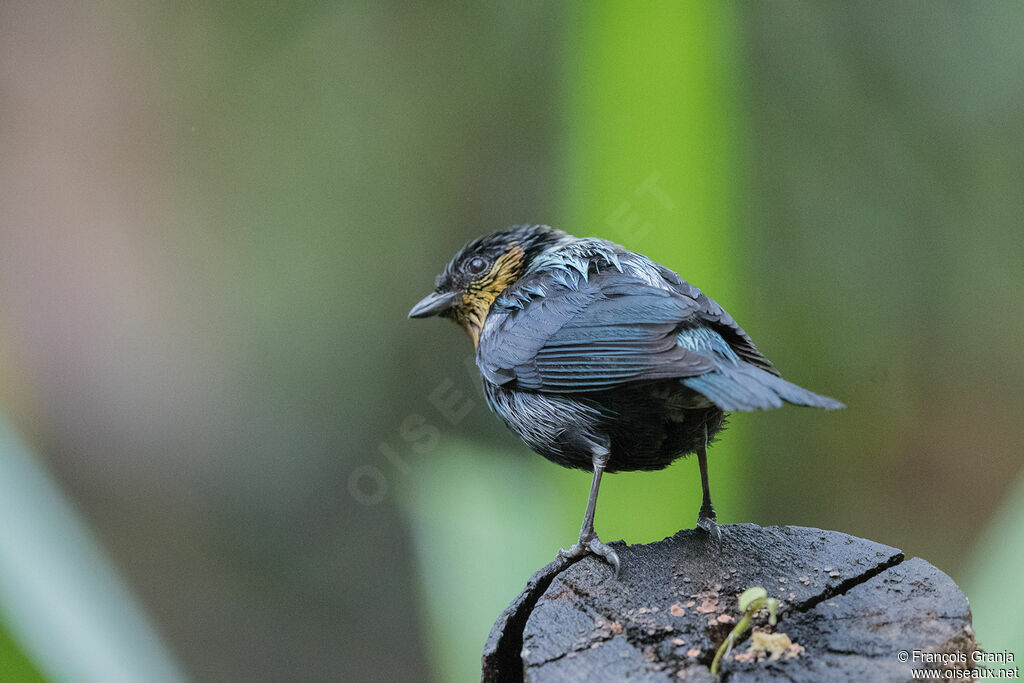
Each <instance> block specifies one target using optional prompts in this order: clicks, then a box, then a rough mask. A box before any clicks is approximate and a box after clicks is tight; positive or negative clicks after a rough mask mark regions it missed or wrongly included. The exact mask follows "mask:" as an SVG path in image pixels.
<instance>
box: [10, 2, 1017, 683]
mask: <svg viewBox="0 0 1024 683" xmlns="http://www.w3.org/2000/svg"><path fill="white" fill-rule="evenodd" d="M1022 31H1024V5H1021V4H1020V3H1016V2H1009V1H1004V2H991V3H970V4H968V3H954V2H924V1H919V2H907V3H899V4H891V3H878V2H850V3H828V4H826V3H805V2H780V3H736V4H730V3H686V4H671V3H629V4H627V3H616V4H605V3H584V2H577V3H565V4H558V5H555V4H547V3H533V4H528V3H516V4H511V3H503V4H499V3H489V4H476V5H468V4H467V5H463V4H455V3H452V4H448V5H438V6H427V5H405V4H400V3H391V2H385V3H374V4H370V3H366V4H352V3H344V4H332V3H323V2H294V3H279V4H271V3H263V4H260V5H257V4H254V3H243V2H233V3H232V2H229V3H219V4H213V3H211V4H208V5H204V4H201V3H180V2H170V3H129V2H121V1H119V0H111V1H108V2H103V3H92V4H91V5H85V4H76V3H66V4H60V3H35V2H29V1H22V2H17V1H10V2H4V3H3V4H0V401H2V410H3V413H4V415H5V416H6V422H9V423H10V426H7V424H6V423H0V465H2V469H0V500H3V501H4V503H3V507H2V511H3V513H4V520H5V521H4V524H3V526H4V527H5V530H4V531H0V619H2V630H0V677H2V678H3V679H4V680H38V679H39V678H40V677H42V678H44V679H51V680H97V681H112V680H143V679H145V680H176V679H181V678H185V677H188V678H193V679H197V680H249V679H253V678H261V679H273V680H291V679H300V680H302V679H308V680H369V679H381V680H422V679H424V678H430V679H434V680H471V679H473V678H475V677H477V676H478V667H479V656H480V652H481V649H482V646H483V643H484V639H485V638H486V635H487V631H488V630H489V627H490V624H491V623H492V622H493V620H494V618H495V617H496V616H497V615H498V613H499V612H500V611H501V610H502V609H503V608H504V607H505V605H506V604H507V603H508V602H509V601H510V600H511V599H512V598H513V597H514V596H515V595H516V594H517V593H518V591H519V590H520V589H521V587H522V585H523V584H524V582H525V580H526V578H527V577H528V576H529V574H530V573H531V572H532V571H533V570H535V569H536V568H538V567H540V566H541V565H543V564H544V563H546V562H547V561H548V560H550V559H551V558H552V557H553V556H554V554H555V552H556V550H557V549H558V547H559V546H562V545H567V544H569V543H570V542H571V541H572V540H573V539H574V537H575V534H576V533H577V531H578V526H579V522H580V518H581V516H582V512H583V506H584V502H585V496H586V492H587V488H588V485H589V476H588V475H586V474H583V473H578V472H569V471H566V470H562V469H560V468H557V467H555V466H554V465H551V464H549V463H547V462H546V461H544V460H543V459H541V458H540V457H538V456H536V455H533V454H532V453H530V452H529V451H528V450H527V449H526V447H525V446H523V445H522V444H521V443H520V442H519V441H518V440H517V439H516V438H515V437H513V436H512V435H511V434H509V433H507V432H506V431H505V430H504V428H503V427H502V426H501V424H500V422H499V421H498V420H497V419H496V418H494V417H493V416H491V415H490V414H489V413H488V411H487V409H486V408H485V407H484V405H483V401H482V398H481V396H480V393H479V386H478V385H479V380H478V379H477V378H476V377H475V376H474V374H473V370H472V367H471V363H472V350H471V346H470V344H469V342H468V341H467V340H466V339H465V337H464V335H463V334H462V333H461V332H460V331H459V330H457V329H456V328H455V327H453V326H451V325H449V324H446V323H441V322H438V321H428V322H421V321H408V320H406V318H405V315H406V312H407V311H408V309H409V307H410V306H411V305H412V304H413V303H414V302H415V301H416V300H417V299H418V298H419V297H420V296H422V295H423V294H425V293H426V292H428V291H429V290H430V289H431V287H432V284H433V276H434V275H435V274H436V273H437V272H439V270H440V269H441V268H442V267H443V265H444V263H445V262H446V261H447V259H448V258H449V257H450V256H451V254H452V253H453V252H454V250H455V249H457V248H458V247H459V246H460V245H461V244H462V243H463V242H464V241H465V240H467V239H469V238H471V237H474V236H476V235H478V234H480V233H483V232H488V231H491V230H494V229H497V228H500V227H503V226H505V225H508V224H511V223H517V222H543V223H549V224H552V225H555V226H558V227H561V228H564V229H566V230H568V231H570V232H573V233H575V234H578V235H596V236H601V237H606V238H609V239H612V240H615V241H618V242H621V243H623V244H625V245H627V246H628V247H630V248H633V249H635V250H637V251H640V252H643V253H645V254H648V255H650V256H651V257H653V258H655V259H657V260H659V261H661V262H663V263H665V264H667V265H669V266H670V267H673V268H674V269H676V270H677V271H678V272H679V273H680V274H681V275H682V276H683V277H684V278H686V279H688V280H690V281H692V282H693V283H694V284H696V285H698V286H699V287H701V288H702V289H704V291H705V292H707V293H708V294H709V295H710V296H712V297H714V298H716V299H717V300H718V301H719V302H720V303H722V304H723V305H724V306H725V307H726V308H727V309H728V310H729V311H730V312H731V313H732V314H733V315H734V316H735V317H736V318H737V319H738V320H739V321H740V322H741V324H743V325H744V327H745V328H746V329H747V331H748V332H750V333H751V335H752V336H753V338H754V339H755V341H757V342H758V344H759V345H760V347H761V348H762V350H763V351H765V353H766V354H767V355H768V356H769V357H770V358H772V359H773V360H774V361H775V362H776V364H777V365H778V366H779V368H780V369H782V371H783V372H784V373H785V374H786V376H787V377H788V378H790V379H791V380H793V381H795V382H797V383H799V384H802V385H804V386H807V387H809V388H811V389H814V390H817V391H821V392H823V393H827V394H829V395H833V396H836V397H838V398H840V399H841V400H843V401H844V402H846V403H847V404H848V406H849V407H848V408H847V409H846V410H845V411H842V412H839V413H830V414H825V413H823V412H820V411H809V410H799V409H796V408H787V409H784V410H779V411H772V412H770V413H760V414H749V415H748V414H743V415H737V416H735V417H734V418H733V420H732V426H731V428H730V429H729V430H728V431H727V432H726V433H725V434H724V435H723V438H722V440H721V442H720V443H719V444H717V445H716V446H715V447H714V449H713V451H712V455H711V459H710V467H711V478H712V485H713V490H714V491H715V500H716V504H717V506H718V509H719V515H720V520H722V521H725V522H738V521H753V522H758V523H762V524H776V523H779V524H799V525H809V526H818V527H823V528H830V529H837V530H840V531H844V532H848V533H851V534H855V535H858V536H865V537H868V538H872V539H874V540H877V541H880V542H883V543H887V544H891V545H894V546H897V547H900V548H902V549H903V550H904V551H906V552H907V553H908V554H909V555H917V556H921V557H924V558H925V559H927V560H929V561H931V562H932V563H934V564H935V565H937V566H938V567H939V568H940V569H942V570H944V571H946V572H947V573H949V574H950V575H951V576H953V577H954V578H955V579H956V580H958V581H959V582H960V583H961V585H962V586H963V587H964V588H965V590H966V591H967V593H968V595H969V597H970V598H971V601H972V607H973V609H974V614H975V626H976V629H977V632H978V637H979V639H980V641H981V643H982V644H983V645H984V646H986V647H987V648H988V649H991V650H998V649H1003V648H1021V644H1022V643H1024V617H1022V616H1021V615H1022V614H1024V598H1022V594H1021V593H1020V591H1019V590H1018V591H1016V593H1014V592H1013V590H1012V589H1013V586H1014V585H1015V584H1014V580H1015V579H1019V576H1020V566H1021V565H1022V563H1024V538H1022V536H1024V531H1022V529H1024V478H1022V467H1021V453H1022V451H1024V428H1022V426H1021V412H1022V410H1024V355H1022V353H1021V341H1022V339H1024V315H1022V314H1024V306H1022V304H1021V290H1022V287H1024V234H1022V228H1024V192H1022V185H1021V183H1022V179H1024V119H1022V112H1024V41H1022V40H1021V38H1020V36H1021V35H1022ZM699 491H700V487H699V477H698V474H697V470H696V466H695V464H694V463H693V462H692V461H685V462H679V463H677V464H676V465H674V466H672V467H670V468H669V469H667V470H666V471H663V472H659V473H644V474H637V475H626V474H622V475H615V476H612V477H608V478H606V483H605V485H604V486H603V489H602V496H601V502H600V505H599V506H598V514H597V528H598V531H599V532H600V533H601V535H602V537H604V538H605V539H606V540H613V539H617V538H625V539H626V540H628V541H630V542H642V541H651V540H655V539H660V538H662V537H664V536H667V535H670V534H672V533H673V532H674V531H676V530H677V529H678V528H680V527H689V526H692V524H693V522H694V517H695V514H696V510H697V507H698V506H699ZM1021 649H1024V648H1021ZM1018 653H1019V654H1018V656H1024V652H1021V650H1018Z"/></svg>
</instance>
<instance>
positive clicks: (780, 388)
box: [681, 361, 845, 412]
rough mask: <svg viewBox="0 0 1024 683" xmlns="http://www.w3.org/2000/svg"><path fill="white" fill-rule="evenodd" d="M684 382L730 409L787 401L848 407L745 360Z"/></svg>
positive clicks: (829, 407) (759, 407) (764, 406)
mask: <svg viewBox="0 0 1024 683" xmlns="http://www.w3.org/2000/svg"><path fill="white" fill-rule="evenodd" d="M681 381H682V383H683V384H685V385H686V386H688V387H689V388H691V389H693V390H694V391H698V392H700V393H701V394H703V395H704V396H706V397H707V398H708V399H710V400H711V402H712V403H714V404H715V405H716V406H718V407H719V408H721V409H722V410H724V411H726V412H731V411H734V410H747V411H750V410H764V409H767V408H779V407H781V406H782V403H783V401H785V402H786V403H792V404H794V405H798V406H811V407H812V408H825V409H826V410H834V409H836V408H843V407H845V406H843V404H842V403H840V402H839V401H837V400H835V399H834V398H829V397H828V396H822V395H820V394H816V393H814V392H813V391H808V390H807V389H804V388H803V387H798V386H797V385H795V384H793V383H792V382H787V381H786V380H784V379H782V378H781V377H778V376H776V375H773V374H771V373H770V372H765V371H764V370H762V369H760V368H756V367H754V366H753V365H750V364H748V363H744V362H742V361H741V362H739V363H736V364H735V365H729V366H725V367H722V366H720V367H719V368H718V369H716V370H714V371H713V372H709V373H707V374H704V375H699V376H697V377H686V378H684V379H682V380H681Z"/></svg>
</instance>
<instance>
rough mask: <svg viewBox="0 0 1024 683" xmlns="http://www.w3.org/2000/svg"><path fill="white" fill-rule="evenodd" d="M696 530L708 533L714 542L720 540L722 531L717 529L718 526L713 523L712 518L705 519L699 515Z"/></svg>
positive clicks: (713, 519)
mask: <svg viewBox="0 0 1024 683" xmlns="http://www.w3.org/2000/svg"><path fill="white" fill-rule="evenodd" d="M697 528H698V529H703V530H704V531H706V532H708V535H709V536H711V538H713V539H715V540H716V541H721V540H722V531H721V530H720V529H719V528H718V524H717V523H716V522H715V518H714V517H705V516H704V515H701V516H700V517H699V518H698V519H697Z"/></svg>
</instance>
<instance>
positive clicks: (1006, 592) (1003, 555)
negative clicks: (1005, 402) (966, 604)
mask: <svg viewBox="0 0 1024 683" xmlns="http://www.w3.org/2000/svg"><path fill="white" fill-rule="evenodd" d="M1021 529H1024V478H1021V479H1020V481H1019V482H1018V483H1017V487H1016V490H1015V491H1014V492H1013V494H1012V495H1010V496H1009V497H1008V498H1007V499H1006V502H1005V503H1004V504H1003V507H1002V509H1001V510H1000V512H999V513H998V514H997V515H996V517H995V519H994V520H992V523H991V524H990V525H989V527H988V529H987V530H986V531H985V533H984V535H983V536H982V538H981V540H980V541H979V542H978V544H977V546H976V547H975V550H974V552H973V553H971V555H970V558H971V560H972V561H971V565H970V566H969V567H968V569H967V571H966V572H965V575H966V579H965V580H964V581H963V583H962V586H963V588H964V592H966V593H967V597H968V598H969V599H970V601H971V614H972V615H973V617H974V631H975V633H977V638H978V642H979V643H980V644H981V646H982V647H983V648H985V649H986V650H988V651H989V652H998V651H1001V650H1009V651H1010V652H1013V653H1014V654H1016V655H1017V657H1018V661H1019V658H1020V657H1021V656H1024V649H1021V648H1022V643H1024V591H1021V590H1020V575H1021V567H1024V533H1021Z"/></svg>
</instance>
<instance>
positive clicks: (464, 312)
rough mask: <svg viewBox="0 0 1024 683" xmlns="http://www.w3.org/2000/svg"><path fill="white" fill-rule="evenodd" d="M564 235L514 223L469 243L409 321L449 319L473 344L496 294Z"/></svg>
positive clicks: (550, 230)
mask: <svg viewBox="0 0 1024 683" xmlns="http://www.w3.org/2000/svg"><path fill="white" fill-rule="evenodd" d="M564 237H566V234H565V233H564V232H562V231H561V230H555V229H554V228H549V227H548V226H546V225H515V226H512V227H511V228H508V229H506V230H499V231H498V232H495V233H491V234H490V235H486V236H484V237H480V238H477V239H475V240H473V241H472V242H470V243H468V244H467V245H466V246H464V247H462V249H460V250H459V252H458V253H457V254H455V256H454V257H453V258H452V260H451V261H450V262H449V263H448V265H447V266H446V267H445V269H444V272H443V273H441V274H440V275H438V276H437V280H436V285H437V286H436V287H435V289H434V291H433V292H432V293H431V294H428V295H427V296H426V297H424V298H423V300H422V301H420V302H419V303H418V304H416V305H415V306H413V308H412V310H411V311H409V317H410V318H427V317H430V316H433V315H439V316H441V317H443V318H449V319H451V320H453V321H454V322H456V323H458V324H459V325H460V326H461V327H462V328H463V329H464V330H466V332H467V333H468V334H469V336H470V338H471V339H472V340H473V345H474V346H475V345H476V344H477V342H478V341H479V339H480V330H481V329H482V328H483V326H484V321H485V320H486V319H487V313H488V312H489V311H490V310H491V304H493V303H494V300H495V299H497V298H498V295H500V294H501V293H502V292H504V291H505V290H506V289H507V288H508V287H509V285H511V284H512V283H514V282H515V281H516V280H518V279H519V277H520V276H521V275H522V274H523V273H524V272H525V271H526V269H527V268H528V267H529V265H530V262H531V261H532V260H533V259H534V258H536V257H537V255H538V254H541V253H543V252H544V250H546V249H547V248H548V247H550V246H552V245H553V244H555V243H556V242H558V241H559V240H561V239H562V238H564Z"/></svg>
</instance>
